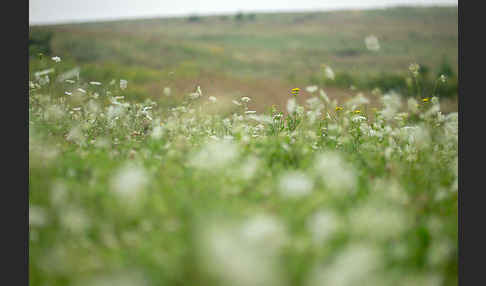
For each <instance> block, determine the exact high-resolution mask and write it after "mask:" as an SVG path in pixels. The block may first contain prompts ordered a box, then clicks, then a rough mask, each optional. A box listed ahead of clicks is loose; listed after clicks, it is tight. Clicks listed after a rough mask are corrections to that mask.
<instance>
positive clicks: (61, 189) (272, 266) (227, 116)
mask: <svg viewBox="0 0 486 286" xmlns="http://www.w3.org/2000/svg"><path fill="white" fill-rule="evenodd" d="M44 64H45V65H46V66H45V67H54V68H55V71H54V72H53V73H51V74H49V75H48V76H49V78H50V81H49V82H46V81H45V79H44V80H42V79H35V78H33V79H32V80H31V81H30V83H29V85H30V88H29V216H30V219H29V225H30V226H29V229H30V241H29V279H30V284H31V285H46V284H49V285H66V284H69V285H86V284H88V285H113V284H117V285H119V284H122V285H123V284H127V285H168V284H169V285H192V284H198V285H235V284H236V285H311V286H312V285H356V284H357V283H359V284H360V285H390V284H392V283H393V284H396V285H455V284H457V156H458V153H457V113H449V114H448V115H444V114H442V113H441V112H440V102H439V99H438V98H437V97H433V98H432V99H429V100H428V102H424V101H423V100H422V99H421V98H407V99H405V98H402V97H400V96H399V95H395V94H387V95H383V96H381V97H380V100H381V101H382V105H381V107H380V108H379V109H373V108H372V107H370V106H369V104H370V103H369V102H368V101H367V100H366V98H363V97H362V96H355V97H353V98H351V100H350V101H346V102H343V101H340V100H337V99H329V98H328V97H327V96H326V95H325V94H323V93H322V90H319V91H316V92H315V93H313V94H312V96H311V97H310V98H309V100H307V101H305V103H303V104H299V103H298V102H296V101H294V100H295V98H293V97H292V95H290V90H288V91H287V93H286V94H283V95H282V96H284V97H286V99H287V105H286V110H282V109H278V108H273V109H272V110H268V111H267V112H266V113H253V112H251V110H250V109H249V108H248V105H250V104H254V103H255V101H257V99H256V98H254V97H252V95H251V94H250V95H248V96H249V102H248V100H245V99H243V98H242V97H234V100H235V102H236V103H233V102H231V101H229V100H228V99H227V98H225V97H224V96H214V95H212V94H211V93H208V92H206V90H205V89H204V88H203V89H202V93H198V92H197V89H195V90H194V93H193V94H185V95H184V94H173V95H171V96H169V97H163V98H151V97H147V96H145V97H143V96H141V97H135V96H132V95H133V91H132V85H131V83H130V82H128V88H126V89H124V88H122V87H123V86H119V80H118V79H117V80H116V81H115V82H114V83H113V84H110V83H105V82H103V83H102V84H101V85H93V84H89V83H88V82H89V81H94V80H96V79H95V78H93V77H90V78H89V79H84V78H83V77H82V76H81V77H80V79H79V80H77V79H73V82H71V83H69V82H57V81H55V80H54V79H56V77H57V76H58V75H59V73H60V72H61V69H62V67H63V65H67V63H63V62H61V63H54V62H52V61H50V64H49V62H44ZM99 72H100V73H102V71H99ZM78 88H81V89H82V90H83V91H84V92H83V91H80V90H79V89H78ZM65 91H68V92H72V93H71V94H70V95H67V94H65V93H64V92H65ZM210 96H214V97H215V98H216V100H214V99H212V100H211V99H210V98H209V97H210ZM300 96H301V94H299V95H297V96H296V98H297V99H298V98H299V97H300ZM167 98H171V99H172V100H173V101H171V102H170V104H169V103H168V101H167V100H168V99H167ZM256 104H258V102H256ZM336 107H342V110H337V108H336Z"/></svg>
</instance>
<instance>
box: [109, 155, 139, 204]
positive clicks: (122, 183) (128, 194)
mask: <svg viewBox="0 0 486 286" xmlns="http://www.w3.org/2000/svg"><path fill="white" fill-rule="evenodd" d="M148 182H149V180H148V176H147V173H146V171H145V169H144V168H143V167H141V166H137V165H133V164H130V163H128V164H126V165H124V166H122V167H120V168H119V169H118V170H117V171H116V173H115V174H114V176H113V177H112V178H111V184H110V186H111V191H112V192H114V193H115V194H116V195H118V196H119V197H120V198H121V199H123V200H126V201H127V202H129V201H132V200H134V199H137V198H139V195H140V193H141V192H142V191H143V190H144V188H145V187H146V186H147V184H148Z"/></svg>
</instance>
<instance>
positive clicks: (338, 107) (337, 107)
mask: <svg viewBox="0 0 486 286" xmlns="http://www.w3.org/2000/svg"><path fill="white" fill-rule="evenodd" d="M343 109H344V108H342V107H341V106H336V111H339V110H343Z"/></svg>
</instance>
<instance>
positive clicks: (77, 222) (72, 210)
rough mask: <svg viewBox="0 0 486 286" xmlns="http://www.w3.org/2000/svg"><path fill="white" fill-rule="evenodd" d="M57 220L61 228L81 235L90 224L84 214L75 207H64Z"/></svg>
mask: <svg viewBox="0 0 486 286" xmlns="http://www.w3.org/2000/svg"><path fill="white" fill-rule="evenodd" d="M59 218H60V220H61V225H62V227H63V228H64V229H66V230H68V231H70V232H73V233H81V232H83V231H84V230H86V228H88V227H89V226H90V224H91V223H90V219H89V217H88V215H86V212H85V211H84V210H83V209H81V208H79V207H76V206H74V207H73V206H68V207H64V208H63V209H62V211H61V215H60V216H59Z"/></svg>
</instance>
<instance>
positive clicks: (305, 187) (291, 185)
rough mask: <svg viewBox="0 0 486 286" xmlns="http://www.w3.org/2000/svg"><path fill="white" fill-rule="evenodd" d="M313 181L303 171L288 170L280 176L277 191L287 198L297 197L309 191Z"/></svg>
mask: <svg viewBox="0 0 486 286" xmlns="http://www.w3.org/2000/svg"><path fill="white" fill-rule="evenodd" d="M313 187H314V182H313V181H312V180H311V179H310V178H309V177H308V176H307V175H306V174H304V173H302V172H299V171H288V172H286V173H284V174H282V175H281V176H280V179H279V192H280V193H281V194H282V195H283V196H285V197H288V198H298V197H302V196H306V195H308V194H310V193H311V191H312V188H313Z"/></svg>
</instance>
